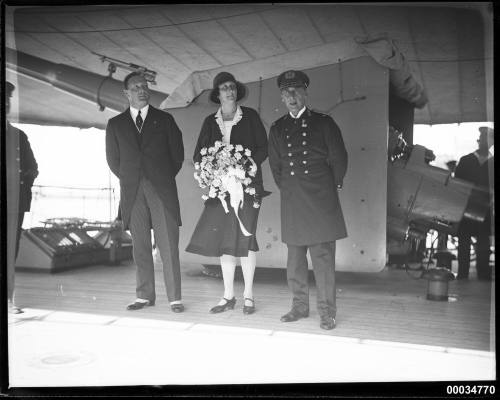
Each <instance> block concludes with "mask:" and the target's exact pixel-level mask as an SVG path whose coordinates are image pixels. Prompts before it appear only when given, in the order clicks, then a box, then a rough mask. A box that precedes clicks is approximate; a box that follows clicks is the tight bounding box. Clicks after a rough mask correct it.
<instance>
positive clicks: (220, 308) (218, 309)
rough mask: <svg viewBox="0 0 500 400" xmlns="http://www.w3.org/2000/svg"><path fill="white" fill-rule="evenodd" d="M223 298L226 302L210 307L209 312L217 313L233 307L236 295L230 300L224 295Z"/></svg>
mask: <svg viewBox="0 0 500 400" xmlns="http://www.w3.org/2000/svg"><path fill="white" fill-rule="evenodd" d="M223 299H224V300H226V302H225V303H224V304H222V305H220V306H215V307H212V308H211V309H210V313H211V314H217V313H221V312H224V311H227V310H233V309H234V305H235V304H236V297H233V298H232V299H231V300H228V299H226V298H225V297H223Z"/></svg>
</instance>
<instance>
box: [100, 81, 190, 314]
mask: <svg viewBox="0 0 500 400" xmlns="http://www.w3.org/2000/svg"><path fill="white" fill-rule="evenodd" d="M123 83H124V87H125V90H124V93H125V95H126V96H127V99H128V101H129V103H130V107H129V108H128V109H127V110H126V111H124V112H123V113H121V114H120V115H117V116H116V117H113V118H111V119H110V120H109V121H108V125H107V127H106V159H107V161H108V165H109V168H110V169H111V171H112V172H113V173H114V174H115V175H116V176H117V177H118V179H119V180H120V211H121V216H122V220H123V228H124V229H130V233H131V235H132V244H133V256H134V261H135V263H136V264H137V273H136V296H137V298H136V300H135V301H134V302H133V303H131V304H129V305H128V306H127V309H128V310H139V309H141V308H143V307H145V306H153V305H154V304H155V301H156V293H155V276H154V263H153V255H152V243H151V229H153V231H154V235H155V243H156V244H157V246H158V248H159V250H160V256H161V260H162V263H163V277H164V281H165V286H166V289H167V297H168V300H169V302H170V306H171V309H172V311H174V312H182V311H184V305H183V304H182V298H181V275H180V262H179V226H180V225H181V216H180V208H179V199H178V195H177V184H176V182H175V176H176V175H177V173H178V172H179V170H180V169H181V167H182V163H183V161H184V145H183V142H182V133H181V131H180V130H179V128H178V126H177V124H176V122H175V120H174V118H173V117H172V115H170V114H169V113H167V112H164V111H162V110H159V109H156V108H154V107H153V106H152V105H150V104H149V97H150V94H149V88H148V83H147V81H146V79H145V78H144V76H142V75H141V74H140V73H137V72H132V73H130V74H129V75H127V76H126V77H125V80H124V82H123Z"/></svg>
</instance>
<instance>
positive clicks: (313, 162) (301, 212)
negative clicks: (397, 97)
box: [269, 109, 347, 246]
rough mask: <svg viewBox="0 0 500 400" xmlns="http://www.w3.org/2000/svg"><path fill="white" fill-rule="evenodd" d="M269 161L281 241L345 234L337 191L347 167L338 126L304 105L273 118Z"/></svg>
mask: <svg viewBox="0 0 500 400" xmlns="http://www.w3.org/2000/svg"><path fill="white" fill-rule="evenodd" d="M269 164H270V166H271V171H272V174H273V177H274V180H275V182H276V184H277V185H278V187H279V188H280V192H281V195H280V196H281V235H282V241H283V242H284V243H287V244H290V245H297V246H301V245H313V244H319V243H324V242H331V241H334V240H337V239H341V238H344V237H346V236H347V231H346V226H345V222H344V216H343V214H342V209H341V206H340V201H339V197H338V193H337V185H342V183H343V179H344V176H345V173H346V170H347V151H346V149H345V145H344V141H343V139H342V134H341V132H340V129H339V127H338V126H337V124H336V123H335V122H334V120H333V119H332V118H331V117H330V116H328V115H325V114H321V113H318V112H314V111H312V110H310V109H306V110H305V111H304V112H303V114H302V115H301V117H300V118H298V119H294V118H292V117H291V116H290V115H289V114H286V115H285V116H283V117H281V118H280V119H278V120H277V121H275V122H274V123H273V125H272V126H271V129H270V133H269Z"/></svg>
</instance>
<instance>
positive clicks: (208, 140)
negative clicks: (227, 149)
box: [193, 106, 268, 201]
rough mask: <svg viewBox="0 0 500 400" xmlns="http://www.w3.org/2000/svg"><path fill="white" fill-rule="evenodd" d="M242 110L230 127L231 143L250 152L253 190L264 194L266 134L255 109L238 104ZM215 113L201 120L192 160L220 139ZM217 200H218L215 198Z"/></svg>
mask: <svg viewBox="0 0 500 400" xmlns="http://www.w3.org/2000/svg"><path fill="white" fill-rule="evenodd" d="M240 107H241V111H242V114H243V115H242V118H241V120H240V121H239V122H238V123H237V124H236V125H234V126H233V128H232V129H231V139H230V143H231V144H234V145H236V144H240V145H242V146H243V147H244V148H246V149H249V150H250V151H251V152H252V158H253V160H254V161H255V163H256V164H257V173H256V175H255V178H253V184H254V187H255V191H256V193H257V194H258V195H259V196H262V195H263V194H264V186H263V183H262V171H261V164H262V163H263V162H264V160H265V159H266V158H267V151H268V146H267V134H266V129H265V128H264V125H263V124H262V121H261V119H260V117H259V114H258V113H257V111H255V110H254V109H253V108H249V107H244V106H240ZM216 114H217V113H213V114H210V115H209V116H208V117H206V118H205V120H204V121H203V125H202V127H201V131H200V135H199V137H198V142H197V143H196V148H195V150H194V155H193V160H194V162H200V161H201V154H200V150H201V149H202V148H203V147H210V146H213V145H214V143H215V142H216V141H217V140H220V141H222V132H221V130H220V128H219V125H218V124H217V121H216V118H215V117H216ZM217 201H218V200H217Z"/></svg>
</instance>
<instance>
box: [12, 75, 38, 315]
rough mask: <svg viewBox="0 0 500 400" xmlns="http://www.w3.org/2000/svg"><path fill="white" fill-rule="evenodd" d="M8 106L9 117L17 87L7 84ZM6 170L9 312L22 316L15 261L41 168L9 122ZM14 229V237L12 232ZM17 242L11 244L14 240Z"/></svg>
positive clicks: (25, 137) (27, 143)
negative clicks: (17, 301) (16, 291)
mask: <svg viewBox="0 0 500 400" xmlns="http://www.w3.org/2000/svg"><path fill="white" fill-rule="evenodd" d="M5 89H6V90H5V91H6V102H5V112H6V114H7V115H9V112H10V98H11V97H12V92H13V91H14V89H15V86H14V85H13V84H12V83H10V82H5ZM5 131H6V141H5V142H6V143H5V144H6V152H5V155H6V166H7V194H6V198H8V201H7V213H8V222H7V226H8V228H7V232H8V233H7V235H8V240H7V246H8V251H7V292H8V293H7V294H8V300H9V312H11V313H13V314H19V313H22V312H23V311H22V310H21V309H20V308H19V307H17V306H16V305H15V304H14V287H15V275H14V269H15V261H16V258H17V254H18V252H19V240H20V238H21V232H22V226H23V221H24V213H25V212H26V211H29V210H30V207H31V197H32V195H31V188H32V187H33V183H34V181H35V178H36V177H37V176H38V164H37V162H36V160H35V156H34V155H33V151H32V150H31V146H30V142H29V141H28V136H26V134H25V133H24V132H23V131H21V130H19V129H17V128H15V127H13V126H12V125H11V124H10V122H9V121H7V126H6V130H5ZM14 229H15V237H14V236H13V232H14ZM14 238H15V240H11V239H14Z"/></svg>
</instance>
